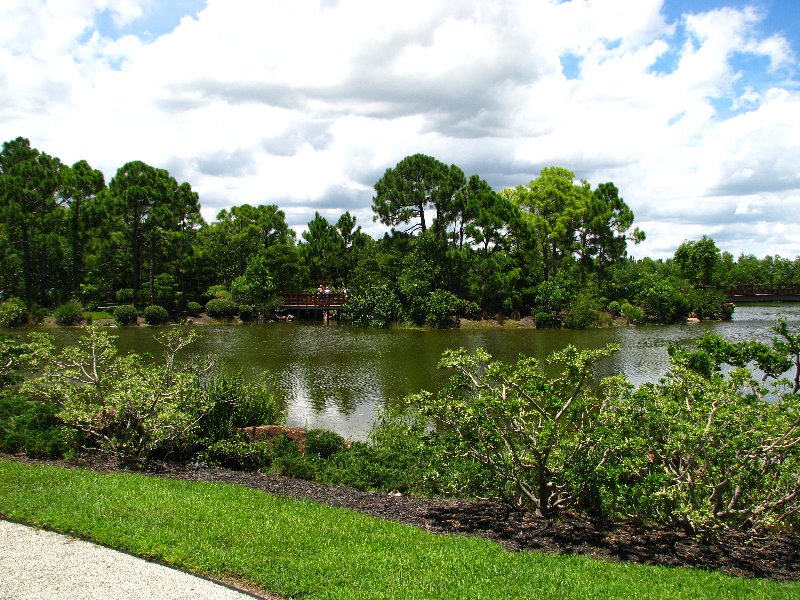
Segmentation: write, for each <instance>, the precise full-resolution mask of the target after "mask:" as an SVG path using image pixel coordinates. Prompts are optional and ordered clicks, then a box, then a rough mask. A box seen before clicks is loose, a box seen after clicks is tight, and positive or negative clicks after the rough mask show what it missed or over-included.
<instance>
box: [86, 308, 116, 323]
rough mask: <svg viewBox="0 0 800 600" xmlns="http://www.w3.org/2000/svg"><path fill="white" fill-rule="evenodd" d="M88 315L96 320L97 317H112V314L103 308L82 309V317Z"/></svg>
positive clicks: (87, 316)
mask: <svg viewBox="0 0 800 600" xmlns="http://www.w3.org/2000/svg"><path fill="white" fill-rule="evenodd" d="M89 317H91V318H92V320H93V321H97V320H98V319H113V318H114V315H112V314H111V313H110V312H106V311H104V310H85V311H83V318H84V319H88V318H89Z"/></svg>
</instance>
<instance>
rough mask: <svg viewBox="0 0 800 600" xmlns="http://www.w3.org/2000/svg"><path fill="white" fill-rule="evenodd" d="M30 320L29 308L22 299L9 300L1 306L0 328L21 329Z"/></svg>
mask: <svg viewBox="0 0 800 600" xmlns="http://www.w3.org/2000/svg"><path fill="white" fill-rule="evenodd" d="M27 320H28V308H27V307H26V306H25V302H23V301H22V300H21V299H20V298H9V299H8V300H6V301H5V302H3V303H2V304H0V327H19V326H20V325H24V324H25V323H26V322H27Z"/></svg>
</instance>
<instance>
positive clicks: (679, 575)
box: [0, 460, 800, 600]
mask: <svg viewBox="0 0 800 600" xmlns="http://www.w3.org/2000/svg"><path fill="white" fill-rule="evenodd" d="M0 514H4V515H6V516H7V517H9V518H13V519H18V520H22V521H27V522H30V523H34V524H36V525H39V526H41V527H45V528H48V529H52V530H56V531H62V532H70V533H76V534H80V535H82V536H85V537H87V538H90V539H93V540H97V541H98V542H100V543H102V544H106V545H109V546H113V547H117V548H121V549H124V550H127V551H129V552H132V553H135V554H138V555H141V556H145V557H149V558H155V559H158V560H162V561H165V562H168V563H171V564H174V565H178V566H181V567H183V568H185V569H188V570H191V571H194V572H197V573H201V574H204V575H208V576H211V577H215V578H220V579H226V578H228V579H237V578H238V579H244V580H247V581H249V582H251V583H253V584H255V585H257V586H259V587H261V588H263V589H265V590H269V591H270V592H272V593H275V594H277V595H279V596H282V597H285V598H292V597H302V598H403V599H406V598H458V599H463V598H498V599H500V598H502V599H508V598H537V600H543V599H545V598H692V599H695V598H714V599H717V598H798V597H800V584H778V583H773V582H767V581H760V580H745V579H737V578H733V577H727V576H723V575H719V574H716V573H708V572H702V571H692V570H689V569H670V568H659V567H644V566H637V565H629V564H620V563H612V562H605V561H596V560H591V559H588V558H583V557H577V556H565V557H554V556H546V555H541V554H537V553H533V552H523V553H511V552H507V551H505V550H503V549H502V548H501V547H500V546H498V545H497V544H494V543H492V542H489V541H486V540H482V539H477V538H468V537H453V536H444V535H433V534H429V533H426V532H423V531H420V530H418V529H416V528H413V527H409V526H405V525H400V524H396V523H391V522H387V521H382V520H379V519H375V518H372V517H368V516H365V515H361V514H358V513H355V512H352V511H349V510H344V509H334V508H330V507H326V506H322V505H319V504H316V503H313V502H304V501H296V500H289V499H284V498H279V497H276V496H272V495H269V494H266V493H263V492H260V491H256V490H250V489H247V488H244V487H241V486H235V485H225V484H208V483H195V482H184V481H171V480H167V479H160V478H155V477H148V476H144V475H131V474H101V473H96V472H92V471H84V470H68V469H61V468H57V467H45V466H30V465H22V464H18V463H15V462H12V461H7V460H0Z"/></svg>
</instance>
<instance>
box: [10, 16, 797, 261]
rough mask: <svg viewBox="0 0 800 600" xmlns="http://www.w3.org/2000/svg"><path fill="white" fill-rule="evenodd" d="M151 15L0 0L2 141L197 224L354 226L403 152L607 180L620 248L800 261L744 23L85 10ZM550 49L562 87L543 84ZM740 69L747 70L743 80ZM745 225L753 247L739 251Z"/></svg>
mask: <svg viewBox="0 0 800 600" xmlns="http://www.w3.org/2000/svg"><path fill="white" fill-rule="evenodd" d="M155 6H156V5H155V4H153V3H152V2H151V1H150V0H126V1H122V2H120V1H114V2H112V1H111V0H74V1H73V2H69V3H65V2H57V1H55V0H49V1H44V0H40V1H38V2H30V1H29V0H28V1H22V0H19V1H18V0H5V2H4V3H3V5H2V6H0V136H2V139H4V140H5V139H11V138H13V137H16V136H18V135H23V136H26V137H29V138H30V139H31V141H32V143H33V144H34V145H36V146H37V147H39V148H40V149H42V150H44V151H46V152H49V153H51V154H55V155H57V156H60V157H61V158H62V159H63V160H64V161H65V162H74V161H76V160H79V159H82V158H86V159H87V160H89V161H90V163H92V164H93V165H94V166H96V167H98V168H101V169H103V170H104V172H105V173H106V175H107V177H111V176H113V174H114V172H115V171H116V169H117V168H118V167H120V166H122V164H124V163H125V162H127V161H130V160H144V161H146V162H149V163H151V164H155V165H158V166H165V167H167V168H169V169H170V171H171V172H172V173H173V174H174V175H175V176H176V177H179V178H180V179H182V180H187V181H189V182H190V183H191V184H192V186H193V187H194V188H195V189H197V190H198V191H199V192H200V195H201V203H202V204H203V206H204V209H205V210H204V214H205V216H206V217H207V218H209V217H213V215H215V214H216V212H217V211H218V210H219V209H221V208H223V207H225V206H230V205H232V204H241V203H243V202H249V203H277V204H278V205H279V206H281V207H282V208H283V209H284V210H285V211H286V213H287V217H288V218H289V219H290V221H291V223H292V224H293V225H295V226H299V225H300V224H302V223H303V222H307V221H308V220H310V219H311V217H312V216H313V213H314V210H320V211H321V212H323V214H330V215H333V214H335V212H336V208H335V207H336V206H341V209H342V210H350V211H351V213H354V214H357V215H358V217H359V222H360V223H361V224H362V225H363V226H364V227H365V228H366V229H367V230H368V231H371V232H374V233H377V232H379V231H380V230H381V228H380V227H379V226H377V225H375V224H372V223H371V222H370V217H371V212H370V204H371V198H372V190H371V185H372V184H373V183H374V182H375V181H376V180H377V178H378V177H380V176H381V175H382V173H383V171H384V170H385V169H386V168H387V167H390V166H393V165H394V164H395V163H396V162H397V161H399V160H400V159H401V158H403V157H404V156H406V155H408V154H411V153H414V152H425V153H428V154H432V155H434V156H436V157H437V158H439V159H440V160H443V161H444V162H448V163H455V164H459V165H460V166H462V167H463V168H464V169H465V170H466V171H467V172H468V173H473V172H474V173H478V174H479V175H481V176H483V177H485V178H487V179H489V181H490V182H491V183H492V184H493V185H495V186H497V187H500V186H504V185H516V184H519V183H525V182H527V181H528V180H530V179H532V178H534V177H535V176H536V175H537V174H538V169H539V168H541V167H542V166H549V165H559V166H564V167H567V168H570V169H572V170H573V171H575V172H576V174H578V176H579V177H585V178H587V179H589V181H590V182H591V183H593V184H597V183H600V182H603V181H614V182H615V183H617V185H618V187H619V188H620V190H621V192H622V195H623V196H624V197H625V198H626V200H627V201H628V203H629V204H631V206H632V207H633V209H634V212H635V213H636V214H637V218H638V220H639V221H640V226H642V227H643V228H644V229H645V230H647V232H648V241H647V242H646V243H645V244H644V245H643V246H642V247H640V248H637V249H635V250H634V253H635V254H636V255H637V256H641V255H643V253H644V254H647V253H650V254H653V255H656V256H664V255H669V254H671V253H672V251H674V248H675V246H677V244H679V243H680V242H681V241H683V240H684V239H686V238H687V237H692V236H697V237H699V236H700V235H702V234H704V233H706V234H707V233H713V234H714V235H716V236H718V237H719V238H720V240H721V241H720V243H719V245H720V246H722V247H725V245H724V244H725V242H730V243H732V244H734V243H735V244H737V247H735V248H731V250H732V251H733V252H734V253H738V252H740V251H745V250H747V251H752V252H754V253H756V254H764V253H766V252H773V251H775V249H776V248H780V249H781V250H782V252H783V254H784V255H787V254H788V255H794V254H800V240H798V241H792V236H791V235H789V233H787V230H786V229H785V220H786V215H785V214H781V212H780V210H778V207H780V206H781V205H782V204H786V203H789V204H791V205H793V206H796V204H797V198H798V195H800V194H798V190H799V189H800V181H798V176H797V171H796V165H797V164H798V158H800V156H798V149H797V144H796V140H797V139H800V137H798V134H800V131H798V127H799V126H798V125H797V124H798V123H800V101H799V99H798V92H797V90H796V86H795V87H794V88H793V87H792V85H791V84H786V83H785V82H782V81H781V80H778V79H777V78H778V77H779V76H780V77H784V78H785V77H786V76H787V74H788V75H789V76H791V75H792V69H793V68H794V64H795V63H794V54H793V48H792V47H791V44H790V42H789V40H788V39H787V38H786V37H785V36H784V35H780V34H778V33H776V32H770V31H767V32H761V31H760V29H763V25H764V20H763V18H764V13H763V11H761V12H759V10H757V9H753V8H744V9H736V8H731V7H727V6H725V1H724V0H719V6H718V7H717V8H716V9H714V10H710V11H707V12H704V13H701V14H687V15H674V14H666V12H665V10H666V8H668V5H666V6H665V3H664V2H662V1H661V0H572V1H567V2H551V1H549V0H519V1H512V0H509V1H508V2H503V3H486V2H482V1H479V0H471V1H464V0H460V1H456V0H414V1H409V2H402V3H401V2H388V3H385V2H380V3H378V2H369V1H367V0H340V1H339V2H335V3H331V2H321V1H316V0H295V1H293V2H281V1H278V0H208V2H207V5H206V7H205V8H204V9H203V10H202V11H200V12H199V13H198V14H197V15H196V16H194V17H185V18H183V19H182V20H181V21H180V23H179V24H177V26H175V27H174V29H173V30H172V31H171V32H170V33H167V34H165V35H162V36H160V37H157V38H156V39H153V40H149V39H145V37H144V36H142V37H135V36H134V35H130V34H128V35H124V36H121V37H113V35H114V34H113V32H109V31H107V30H102V31H101V30H100V29H99V27H98V25H97V23H98V18H100V16H101V15H106V17H110V19H111V20H112V21H113V23H114V25H115V26H116V27H118V28H123V27H125V26H128V25H131V24H135V23H136V22H137V20H138V19H142V18H144V17H146V16H147V15H148V14H150V13H151V11H152V10H154V7H155ZM127 31H131V29H130V28H128V29H127ZM568 54H569V55H572V56H574V57H575V59H576V60H577V65H578V74H577V77H576V78H571V79H568V78H567V77H566V76H565V74H564V72H563V70H562V64H561V59H562V57H564V56H565V55H568ZM742 55H747V56H750V57H756V58H760V59H761V62H760V64H763V65H764V66H763V67H762V70H763V72H758V73H749V72H744V71H743V67H742V66H741V65H740V64H739V63H737V62H736V61H735V57H737V56H742ZM754 62H756V63H758V62H759V61H754ZM720 103H727V105H728V106H729V107H730V111H731V113H730V114H721V113H720V112H719V106H720ZM337 203H338V204H337ZM792 203H794V204H792ZM325 211H328V212H325ZM747 227H751V228H753V230H755V228H758V230H759V231H760V232H762V233H760V234H759V235H758V236H752V238H751V239H748V238H747V235H746V230H747ZM722 240H724V242H723V241H722Z"/></svg>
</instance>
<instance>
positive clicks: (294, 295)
mask: <svg viewBox="0 0 800 600" xmlns="http://www.w3.org/2000/svg"><path fill="white" fill-rule="evenodd" d="M281 300H282V301H283V307H284V308H338V307H340V306H342V305H343V304H346V303H347V295H346V294H338V293H337V294H320V293H319V292H281Z"/></svg>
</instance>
